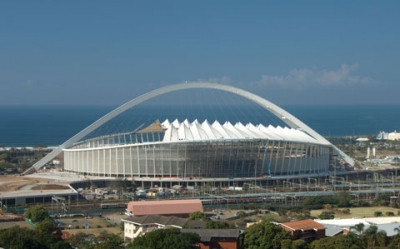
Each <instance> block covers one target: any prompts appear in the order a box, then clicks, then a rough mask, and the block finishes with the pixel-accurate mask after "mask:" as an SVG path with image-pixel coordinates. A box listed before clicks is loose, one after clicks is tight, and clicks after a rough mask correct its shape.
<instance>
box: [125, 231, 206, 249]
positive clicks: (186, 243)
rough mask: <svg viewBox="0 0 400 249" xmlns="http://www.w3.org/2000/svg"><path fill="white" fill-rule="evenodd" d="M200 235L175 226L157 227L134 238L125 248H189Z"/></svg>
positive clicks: (193, 246) (192, 246)
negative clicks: (184, 231) (167, 227)
mask: <svg viewBox="0 0 400 249" xmlns="http://www.w3.org/2000/svg"><path fill="white" fill-rule="evenodd" d="M199 240H200V237H199V235H198V234H196V233H182V232H181V231H180V230H179V229H177V228H172V229H158V230H155V231H153V232H150V233H147V234H145V235H143V236H140V237H138V238H136V239H135V240H134V241H132V242H131V243H130V244H128V246H127V247H126V248H132V249H133V248H152V249H190V248H197V247H196V246H195V245H194V243H195V242H196V241H199Z"/></svg>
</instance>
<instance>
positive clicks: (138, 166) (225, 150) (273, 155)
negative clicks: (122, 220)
mask: <svg viewBox="0 0 400 249" xmlns="http://www.w3.org/2000/svg"><path fill="white" fill-rule="evenodd" d="M96 145H97V146H98V145H100V143H97V144H96ZM329 157H330V147H329V146H328V145H321V144H309V143H299V142H290V141H277V140H265V139H257V140H256V139H244V140H223V139H222V140H210V141H190V142H188V141H182V142H171V143H163V142H152V143H132V144H113V145H112V146H110V145H106V144H103V145H101V146H99V147H94V146H82V144H80V145H77V146H75V147H72V148H70V149H64V170H66V171H71V172H77V173H84V174H89V175H96V176H120V177H131V176H134V177H152V178H160V177H171V178H175V177H176V178H193V179H196V178H226V177H228V178H231V177H232V178H238V177H243V178H248V177H249V178H251V177H261V176H271V175H272V176H274V175H275V176H278V175H295V174H311V173H318V172H325V171H327V170H328V168H329Z"/></svg>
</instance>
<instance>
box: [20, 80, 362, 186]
mask: <svg viewBox="0 0 400 249" xmlns="http://www.w3.org/2000/svg"><path fill="white" fill-rule="evenodd" d="M191 88H209V89H217V90H222V91H226V92H231V93H234V94H236V95H239V96H242V97H244V98H247V99H249V100H251V101H253V102H254V103H256V104H259V105H260V106H262V107H263V108H264V109H266V110H268V111H269V112H271V113H272V114H274V115H275V116H277V117H278V118H279V119H281V120H282V121H283V122H284V123H285V124H286V126H285V127H280V126H278V127H273V126H264V125H262V124H252V123H247V124H242V123H240V122H238V123H235V124H231V123H229V122H225V123H224V124H220V123H218V122H214V123H212V124H210V123H208V121H207V120H203V121H201V122H200V121H198V120H191V121H189V120H181V121H179V120H175V121H173V122H170V121H169V120H165V121H164V120H162V123H160V122H159V121H158V120H155V121H154V123H152V124H151V125H149V126H148V127H145V128H144V129H141V130H138V131H135V132H130V133H118V134H114V135H113V134H110V135H107V136H99V137H94V138H90V139H86V140H82V139H83V138H84V137H85V136H86V135H88V134H89V133H90V132H92V131H93V130H95V129H97V128H98V127H100V126H101V125H103V124H104V123H105V122H107V121H109V120H111V119H113V118H114V117H116V116H117V115H119V114H121V113H123V112H125V111H126V110H128V109H130V108H131V107H133V106H135V105H137V104H139V103H141V102H143V101H145V100H149V99H151V98H154V97H156V96H159V95H162V94H164V93H168V92H173V91H178V90H182V89H191ZM61 152H64V170H65V171H70V172H76V173H80V174H86V175H93V176H109V177H133V178H135V177H146V178H153V179H162V178H165V177H169V178H174V177H176V178H186V179H187V178H190V179H193V180H194V179H204V178H207V179H213V178H228V179H230V178H237V177H242V178H252V177H271V176H291V175H299V174H321V173H324V172H325V173H327V172H328V171H329V164H330V160H331V158H332V156H336V155H338V156H339V157H341V158H342V159H343V160H344V161H346V162H348V163H349V164H350V165H353V164H354V161H353V160H352V159H351V158H350V157H348V156H347V155H346V154H345V153H343V152H342V151H340V150H339V149H338V148H336V147H335V146H334V145H332V144H331V143H330V142H329V141H327V140H326V139H325V138H323V137H322V136H321V135H319V134H318V133H317V132H315V131H314V130H312V129H311V128H310V127H308V126H307V125H305V124H304V123H303V122H301V121H300V120H298V119H297V118H296V117H294V116H293V115H291V114H290V113H288V112H286V111H285V110H283V109H282V108H280V107H278V106H276V105H274V104H273V103H271V102H269V101H267V100H265V99H263V98H261V97H259V96H257V95H255V94H252V93H249V92H247V91H244V90H241V89H238V88H235V87H232V86H226V85H221V84H213V83H186V84H178V85H172V86H167V87H164V88H160V89H157V90H154V91H151V92H149V93H147V94H144V95H142V96H140V97H138V98H136V99H133V100H131V101H129V102H127V103H126V104H124V105H122V106H120V107H118V108H117V109H115V110H114V111H112V112H110V113H108V114H107V115H105V116H104V117H103V118H101V119H99V120H98V121H96V122H95V123H93V124H92V125H90V126H89V127H87V128H86V129H84V130H82V131H81V132H80V133H78V134H77V135H75V136H74V137H72V138H71V139H69V140H68V141H66V142H65V143H64V144H62V145H61V146H60V147H59V148H57V149H55V150H54V151H53V152H51V153H50V154H49V155H47V156H46V157H45V158H44V159H42V160H41V161H39V162H38V163H36V164H35V165H33V166H32V168H31V169H30V170H28V171H27V172H26V173H30V172H32V171H34V170H38V169H39V168H40V167H42V166H43V165H44V164H45V163H46V162H47V161H49V160H51V159H52V158H53V157H54V156H56V155H57V154H59V153H61Z"/></svg>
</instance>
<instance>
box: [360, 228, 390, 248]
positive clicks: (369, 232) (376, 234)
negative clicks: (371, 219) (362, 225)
mask: <svg viewBox="0 0 400 249" xmlns="http://www.w3.org/2000/svg"><path fill="white" fill-rule="evenodd" d="M363 236H364V237H365V241H366V242H367V248H374V247H380V248H383V247H384V246H386V244H387V236H386V232H385V231H384V230H379V231H378V227H377V226H370V227H368V228H367V229H366V230H365V233H364V235H363Z"/></svg>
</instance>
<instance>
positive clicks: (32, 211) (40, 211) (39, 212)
mask: <svg viewBox="0 0 400 249" xmlns="http://www.w3.org/2000/svg"><path fill="white" fill-rule="evenodd" d="M25 218H27V219H30V220H31V221H32V222H33V223H36V222H41V221H43V220H45V219H49V218H50V215H49V212H48V211H47V210H46V209H45V208H44V207H43V206H40V205H36V206H31V207H29V208H28V210H26V212H25Z"/></svg>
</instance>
